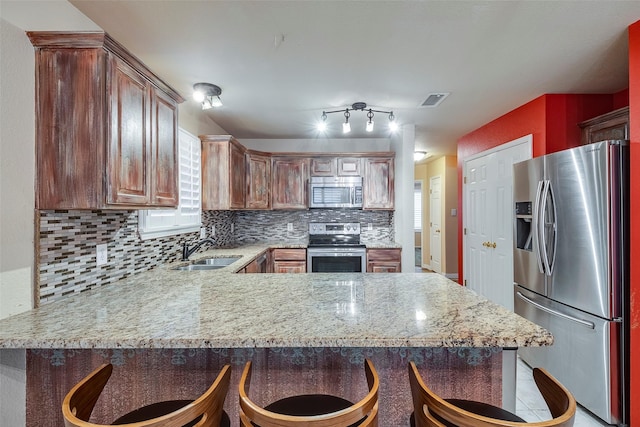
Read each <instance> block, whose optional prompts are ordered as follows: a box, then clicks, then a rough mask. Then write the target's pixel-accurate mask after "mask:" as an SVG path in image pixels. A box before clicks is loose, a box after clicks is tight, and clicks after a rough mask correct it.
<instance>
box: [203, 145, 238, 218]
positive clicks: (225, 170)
mask: <svg viewBox="0 0 640 427" xmlns="http://www.w3.org/2000/svg"><path fill="white" fill-rule="evenodd" d="M200 139H201V141H202V209H204V210H229V209H244V206H245V193H246V189H245V185H244V184H245V171H246V166H245V149H244V147H243V146H242V145H240V143H239V142H237V141H236V140H235V139H234V138H232V137H231V136H228V135H203V136H201V137H200Z"/></svg>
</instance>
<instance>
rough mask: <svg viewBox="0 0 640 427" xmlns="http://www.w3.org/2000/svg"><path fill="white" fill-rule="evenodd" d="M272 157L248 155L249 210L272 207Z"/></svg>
mask: <svg viewBox="0 0 640 427" xmlns="http://www.w3.org/2000/svg"><path fill="white" fill-rule="evenodd" d="M270 189H271V157H270V156H267V155H262V154H256V153H248V154H247V209H269V208H270V207H271V204H270V201H271V191H270Z"/></svg>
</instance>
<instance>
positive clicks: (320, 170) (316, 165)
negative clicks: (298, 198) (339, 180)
mask: <svg viewBox="0 0 640 427" xmlns="http://www.w3.org/2000/svg"><path fill="white" fill-rule="evenodd" d="M361 165H362V159H361V158H359V157H314V158H311V165H310V175H311V176H360V175H362V166H361Z"/></svg>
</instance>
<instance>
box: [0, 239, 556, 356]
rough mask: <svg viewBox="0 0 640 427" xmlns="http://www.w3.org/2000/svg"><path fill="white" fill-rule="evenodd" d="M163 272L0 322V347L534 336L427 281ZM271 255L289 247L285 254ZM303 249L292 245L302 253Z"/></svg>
mask: <svg viewBox="0 0 640 427" xmlns="http://www.w3.org/2000/svg"><path fill="white" fill-rule="evenodd" d="M269 247H277V245H271V244H269V245H253V246H244V247H240V248H226V249H216V250H211V251H207V252H203V253H201V254H198V255H195V256H192V259H193V260H197V259H198V258H202V257H209V256H229V255H240V256H242V258H241V259H239V260H238V261H236V262H234V263H233V264H231V265H229V266H228V267H225V268H222V269H220V270H210V271H178V270H173V269H172V268H171V267H175V266H176V265H178V264H180V263H177V264H172V265H168V266H166V267H161V268H157V269H154V270H151V271H148V272H145V273H140V274H137V275H135V276H132V277H129V278H126V279H122V280H120V281H119V282H116V283H113V284H109V285H106V286H103V287H101V288H97V289H93V290H91V291H88V292H84V293H82V294H79V295H74V296H70V297H68V298H66V299H63V300H60V301H56V302H52V303H50V304H46V305H44V306H42V307H40V308H37V309H34V310H31V311H28V312H25V313H21V314H18V315H15V316H12V317H9V318H7V319H3V320H0V348H251V347H520V346H546V345H550V344H552V342H553V337H552V336H551V334H550V333H549V332H548V331H546V330H545V329H543V328H541V327H539V326H537V325H535V324H533V323H531V322H530V321H528V320H526V319H524V318H522V317H520V316H518V315H516V314H514V313H512V312H509V311H508V310H506V309H505V308H503V307H501V306H498V305H496V304H494V303H492V302H490V301H488V300H486V299H485V298H483V297H480V296H478V295H476V294H475V293H474V292H472V291H470V290H468V289H466V288H464V287H461V286H459V285H458V284H456V283H454V282H452V281H450V280H449V279H447V278H445V277H443V276H441V275H438V274H429V273H384V274H371V273H368V274H363V273H307V274H234V272H235V271H238V270H240V269H242V268H243V267H244V266H245V265H246V264H248V263H249V262H250V261H251V260H252V259H253V258H254V257H255V256H257V255H259V254H260V253H261V252H262V251H264V250H265V249H267V248H269ZM282 247H289V248H290V247H295V245H293V246H292V245H291V244H286V245H283V246H282ZM302 247H304V246H302Z"/></svg>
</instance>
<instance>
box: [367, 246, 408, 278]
mask: <svg viewBox="0 0 640 427" xmlns="http://www.w3.org/2000/svg"><path fill="white" fill-rule="evenodd" d="M401 260H402V249H399V248H398V249H396V248H392V249H367V273H400V272H401V271H402V268H401V267H402V263H401Z"/></svg>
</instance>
